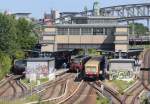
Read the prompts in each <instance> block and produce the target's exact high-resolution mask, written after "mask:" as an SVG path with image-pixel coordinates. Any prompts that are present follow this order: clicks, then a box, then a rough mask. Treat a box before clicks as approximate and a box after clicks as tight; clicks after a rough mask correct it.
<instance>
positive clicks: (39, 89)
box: [30, 73, 74, 94]
mask: <svg viewBox="0 0 150 104" xmlns="http://www.w3.org/2000/svg"><path fill="white" fill-rule="evenodd" d="M72 77H74V74H70V73H65V74H62V75H60V76H59V77H57V78H56V79H55V80H53V81H49V82H46V83H44V84H42V85H39V86H37V87H35V88H33V90H32V93H33V94H34V93H39V92H43V91H45V90H46V89H47V88H50V87H51V86H54V85H55V84H57V83H59V82H61V81H62V80H67V79H69V78H72ZM30 92H31V91H30Z"/></svg>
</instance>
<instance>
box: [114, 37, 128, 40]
mask: <svg viewBox="0 0 150 104" xmlns="http://www.w3.org/2000/svg"><path fill="white" fill-rule="evenodd" d="M115 40H128V36H116V37H115Z"/></svg>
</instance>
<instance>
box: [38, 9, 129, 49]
mask: <svg viewBox="0 0 150 104" xmlns="http://www.w3.org/2000/svg"><path fill="white" fill-rule="evenodd" d="M95 12H96V14H93V15H90V16H89V15H77V14H76V15H72V16H70V17H69V18H65V20H66V21H63V20H61V18H60V23H57V24H54V25H53V26H45V30H44V33H43V36H42V37H41V41H40V43H41V44H42V48H41V51H42V52H54V51H59V50H70V49H75V48H77V49H80V48H82V49H89V48H96V49H103V50H111V51H116V52H118V51H119V50H121V51H122V52H127V51H128V43H129V42H128V26H127V25H121V24H119V23H118V21H117V17H106V16H100V15H99V13H97V10H95Z"/></svg>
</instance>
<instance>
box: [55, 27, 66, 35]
mask: <svg viewBox="0 0 150 104" xmlns="http://www.w3.org/2000/svg"><path fill="white" fill-rule="evenodd" d="M57 31H58V35H68V28H58V30H57Z"/></svg>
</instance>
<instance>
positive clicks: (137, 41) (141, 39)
mask: <svg viewBox="0 0 150 104" xmlns="http://www.w3.org/2000/svg"><path fill="white" fill-rule="evenodd" d="M149 44H150V36H148V35H147V36H129V45H149Z"/></svg>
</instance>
